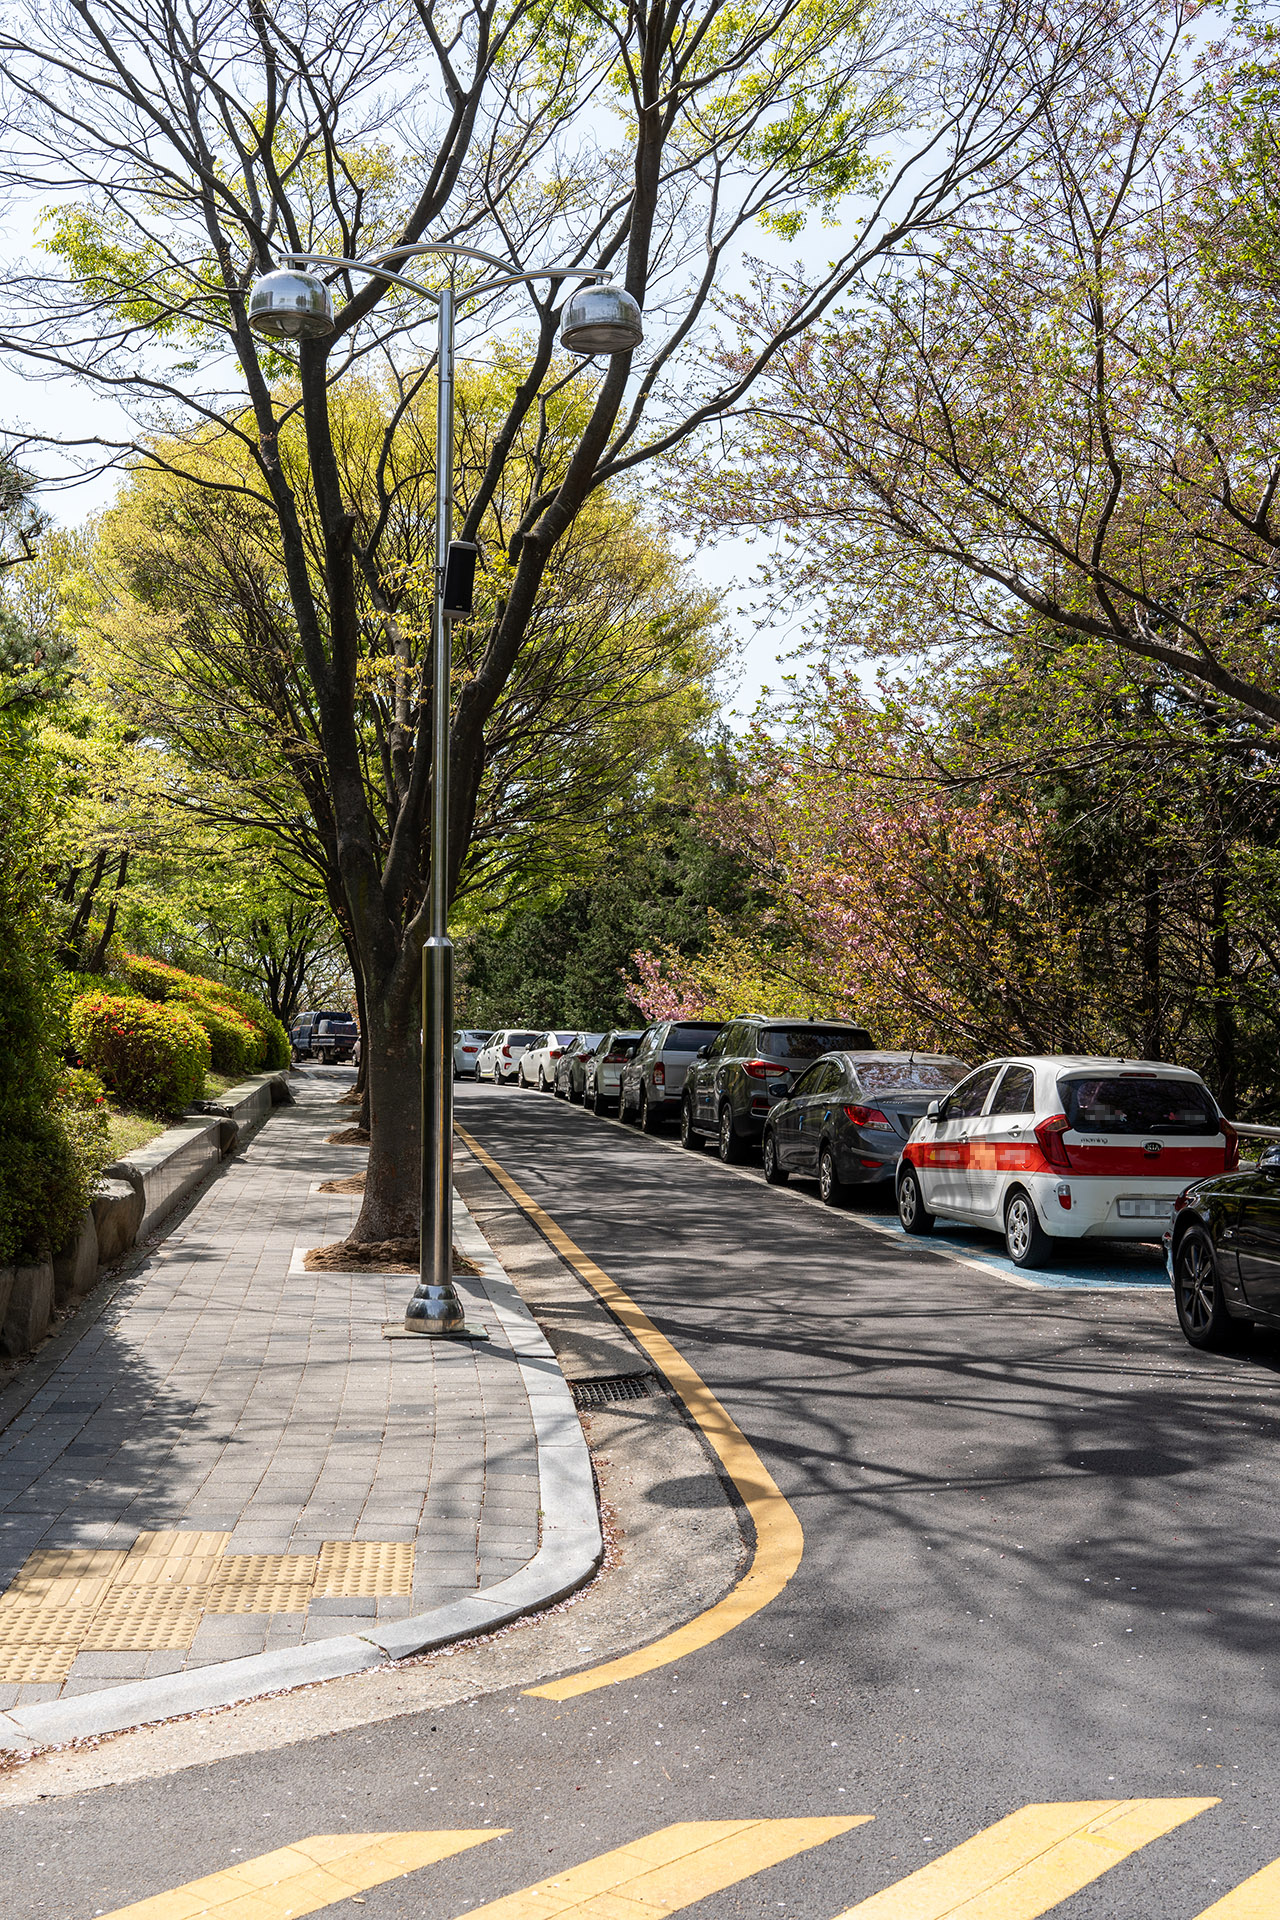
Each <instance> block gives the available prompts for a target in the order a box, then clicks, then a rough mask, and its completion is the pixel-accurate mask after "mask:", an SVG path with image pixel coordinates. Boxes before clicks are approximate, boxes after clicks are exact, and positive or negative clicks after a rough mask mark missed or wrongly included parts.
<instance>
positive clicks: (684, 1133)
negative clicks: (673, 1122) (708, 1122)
mask: <svg viewBox="0 0 1280 1920" xmlns="http://www.w3.org/2000/svg"><path fill="white" fill-rule="evenodd" d="M680 1145H681V1146H682V1147H688V1149H689V1151H690V1152H691V1153H694V1152H696V1151H697V1149H698V1148H699V1147H700V1146H701V1145H702V1140H701V1137H700V1135H699V1133H698V1129H697V1127H696V1126H695V1125H694V1123H693V1102H692V1100H682V1101H681V1102H680Z"/></svg>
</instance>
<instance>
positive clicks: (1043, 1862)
mask: <svg viewBox="0 0 1280 1920" xmlns="http://www.w3.org/2000/svg"><path fill="white" fill-rule="evenodd" d="M1217 1804H1218V1803H1217V1801H1216V1800H1077V1801H1070V1800H1064V1801H1060V1802H1056V1803H1053V1804H1050V1805H1047V1806H1030V1807H1020V1808H1019V1809H1018V1811H1017V1813H1011V1814H1009V1816H1008V1817H1007V1818H1006V1819H1004V1820H998V1821H997V1822H996V1824H995V1825H994V1826H993V1827H988V1828H987V1829H986V1830H985V1832H983V1833H979V1834H976V1835H975V1836H974V1838H973V1839H972V1840H966V1841H965V1842H964V1844H963V1845H962V1846H959V1847H953V1848H952V1850H951V1852H950V1853H944V1854H943V1855H942V1856H941V1858H940V1859H938V1860H931V1861H930V1863H929V1865H928V1866H927V1867H921V1868H920V1870H919V1872H918V1873H909V1874H908V1875H907V1877H906V1879H905V1880H899V1881H898V1883H897V1885H896V1886H892V1887H886V1888H885V1889H884V1891H883V1892H882V1893H873V1894H872V1896H871V1898H870V1899H869V1900H860V1901H859V1902H858V1905H857V1906H856V1907H850V1908H849V1909H848V1910H847V1912H845V1913H842V1914H840V1915H839V1916H838V1920H953V1916H954V1920H1036V1916H1037V1915H1039V1914H1042V1913H1048V1911H1049V1909H1050V1908H1051V1907H1056V1906H1057V1905H1058V1903H1059V1901H1062V1900H1066V1899H1067V1898H1068V1897H1069V1896H1070V1895H1071V1894H1073V1893H1078V1892H1079V1891H1080V1889H1081V1887H1087V1886H1088V1885H1089V1884H1090V1882H1091V1881H1093V1880H1097V1879H1099V1878H1100V1877H1101V1876H1102V1875H1103V1874H1104V1873H1106V1872H1107V1870H1108V1868H1110V1867H1114V1866H1116V1865H1117V1863H1118V1862H1119V1861H1121V1860H1123V1859H1125V1858H1126V1857H1127V1856H1128V1855H1129V1854H1131V1853H1136V1852H1137V1851H1138V1849H1139V1848H1140V1847H1145V1846H1147V1845H1148V1844H1149V1843H1150V1842H1151V1841H1152V1840H1158V1839H1159V1838H1160V1836H1161V1834H1165V1833H1170V1832H1172V1830H1173V1828H1174V1827H1180V1826H1181V1825H1182V1824H1183V1822H1184V1821H1186V1820H1190V1819H1192V1818H1194V1816H1195V1815H1196V1814H1197V1813H1203V1812H1204V1811H1205V1808H1206V1807H1216V1806H1217ZM1247 1911H1248V1910H1247V1909H1242V1912H1241V1916H1240V1920H1244V1914H1245V1912H1247ZM1258 1911H1259V1913H1261V1908H1259V1909H1258ZM1271 1912H1272V1914H1274V1912H1275V1909H1274V1908H1272V1909H1271ZM1232 1920H1235V1916H1232Z"/></svg>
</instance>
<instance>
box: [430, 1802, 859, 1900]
mask: <svg viewBox="0 0 1280 1920" xmlns="http://www.w3.org/2000/svg"><path fill="white" fill-rule="evenodd" d="M871 1818H872V1816H871V1815H870V1814H869V1813H861V1814H854V1815H852V1816H846V1817H844V1818H842V1819H838V1820H681V1821H678V1822H677V1823H676V1825H675V1826H671V1827H662V1828H660V1829H659V1831H658V1832H657V1833H651V1834H648V1835H647V1836H646V1837H645V1838H644V1839H641V1840H633V1841H632V1842H631V1843H630V1844H629V1845H628V1846H625V1847H618V1848H616V1849H615V1850H614V1852H612V1853H602V1854H599V1855H598V1856H597V1857H596V1859H594V1860H584V1861H583V1863H582V1865H581V1866H579V1867H570V1868H569V1869H568V1870H567V1871H566V1872H563V1873H555V1874H552V1875H551V1876H550V1877H549V1878H548V1879H546V1880H539V1881H538V1883H537V1885H536V1886H533V1887H525V1888H524V1890H523V1892H521V1893H511V1894H508V1895H507V1896H506V1898H505V1899H503V1900H492V1901H490V1903H489V1905H488V1906H485V1907H473V1908H472V1910H471V1912H470V1913H468V1914H464V1915H463V1917H462V1920H570V1916H572V1920H625V1917H626V1916H629V1917H630V1920H661V1917H662V1916H663V1915H665V1914H668V1913H678V1912H679V1911H680V1909H681V1907H691V1906H693V1905H694V1903H695V1902H696V1901H698V1900H705V1899H706V1898H707V1897H708V1895H710V1894H713V1893H720V1892H722V1891H723V1890H724V1888H725V1887H732V1886H734V1885H736V1884H737V1882H738V1881H739V1880H746V1879H749V1878H750V1877H751V1875H752V1874H756V1873H763V1872H764V1870H765V1868H766V1867H776V1866H777V1865H778V1863H779V1861H781V1860H790V1859H791V1858H792V1857H793V1856H794V1855H795V1854H797V1853H806V1852H807V1851H808V1850H809V1848H811V1847H820V1846H822V1844H823V1843H824V1841H827V1840H834V1839H835V1837H836V1835H837V1834H841V1833H847V1832H848V1831H849V1829H850V1827H860V1826H862V1825H864V1824H865V1823H866V1821H868V1820H870V1819H871Z"/></svg>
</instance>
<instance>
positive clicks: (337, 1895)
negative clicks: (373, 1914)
mask: <svg viewBox="0 0 1280 1920" xmlns="http://www.w3.org/2000/svg"><path fill="white" fill-rule="evenodd" d="M503 1831H505V1829H503V1828H501V1827H484V1828H476V1829H474V1830H472V1831H467V1830H465V1829H459V1830H457V1831H454V1832H445V1831H441V1832H436V1833H318V1834H314V1835H313V1836H312V1838H311V1839H309V1840H297V1841H295V1842H294V1844H293V1845H292V1846H291V1847H278V1848H277V1849H276V1851H275V1852H274V1853H260V1854H258V1855H257V1857H256V1858H255V1859H252V1860H242V1861H240V1862H238V1863H237V1865H236V1866H234V1867H224V1868H223V1869H222V1871H221V1872H220V1873H210V1874H206V1875H205V1877H204V1878H203V1879H202V1880H189V1881H188V1882H187V1884H186V1886H183V1887H171V1888H170V1889H169V1891H168V1892H167V1893H154V1894H152V1895H151V1897H150V1898H149V1899H147V1900H138V1901H136V1902H135V1903H134V1905H133V1906H131V1907H117V1909H116V1911H115V1912H114V1913H109V1914H106V1915H104V1917H103V1920H205V1916H208V1920H299V1916H300V1915H301V1914H305V1913H318V1912H319V1910H320V1909H321V1907H331V1906H332V1905H333V1904H334V1902H335V1901H337V1900H349V1899H350V1898H351V1896H352V1894H356V1893H363V1892H364V1891H365V1890H366V1888H368V1887H380V1886H381V1885H382V1884H383V1882H384V1881H386V1880H395V1879H397V1878H398V1877H399V1876H400V1875H401V1874H402V1873H413V1872H414V1871H415V1869H417V1868H418V1867H429V1866H432V1865H434V1863H435V1862H436V1861H437V1860H447V1859H448V1858H449V1856H450V1854H454V1853H465V1852H466V1850H467V1848H468V1847H478V1846H481V1845H482V1844H483V1842H484V1841H486V1840H496V1839H497V1837H498V1835H499V1833H501V1832H503Z"/></svg>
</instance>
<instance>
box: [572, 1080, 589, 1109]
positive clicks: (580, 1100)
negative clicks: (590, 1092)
mask: <svg viewBox="0 0 1280 1920" xmlns="http://www.w3.org/2000/svg"><path fill="white" fill-rule="evenodd" d="M586 1104H587V1087H586V1082H585V1081H584V1082H583V1084H582V1089H581V1091H580V1092H578V1093H575V1092H574V1090H573V1081H572V1080H570V1082H569V1105H570V1106H571V1107H585V1106H586Z"/></svg>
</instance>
